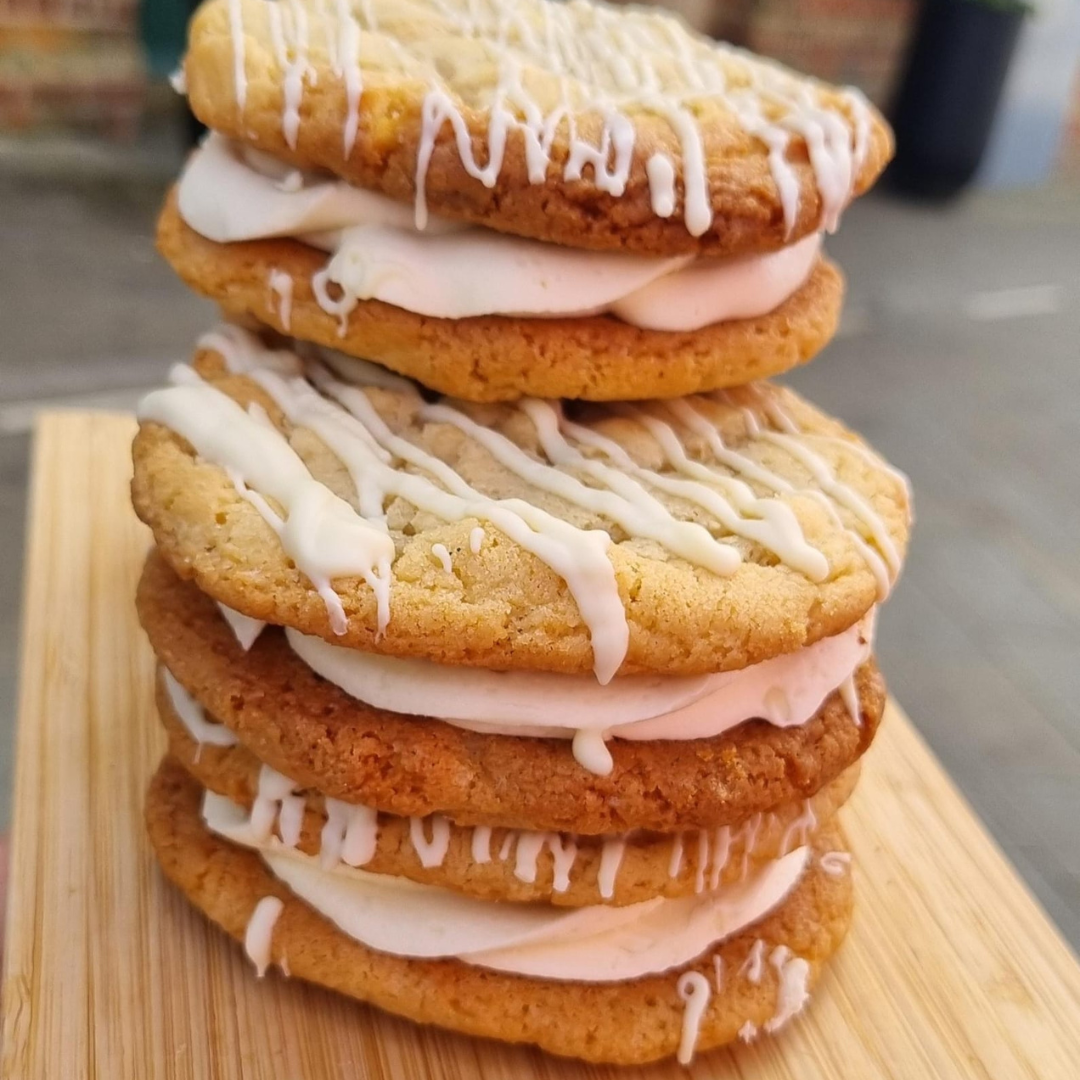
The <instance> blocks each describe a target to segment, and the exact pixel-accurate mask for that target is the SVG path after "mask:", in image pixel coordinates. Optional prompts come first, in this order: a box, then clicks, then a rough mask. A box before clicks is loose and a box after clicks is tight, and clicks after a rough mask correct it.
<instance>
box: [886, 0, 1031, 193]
mask: <svg viewBox="0 0 1080 1080" xmlns="http://www.w3.org/2000/svg"><path fill="white" fill-rule="evenodd" d="M1025 15H1026V12H1025V11H1024V10H1023V9H1022V8H1020V7H1011V6H1009V7H996V6H993V5H991V4H987V3H981V2H979V0H925V3H924V4H923V8H922V12H921V13H920V16H919V22H918V25H917V26H916V29H915V33H914V35H913V38H912V42H911V47H910V50H909V52H908V57H907V65H906V69H905V74H904V77H903V80H902V81H901V83H900V90H899V93H898V94H897V97H896V102H895V104H894V106H893V110H892V118H891V119H892V124H893V128H894V129H895V131H896V157H895V159H894V160H893V163H892V165H891V166H890V167H889V172H888V179H889V181H890V183H891V184H892V185H893V186H894V187H895V188H898V189H900V190H902V191H906V192H909V193H911V194H914V195H925V196H929V197H934V198H947V197H948V196H950V195H955V194H956V193H957V192H959V191H960V190H961V189H962V188H963V187H964V186H965V185H967V184H968V183H969V181H970V180H971V178H972V177H973V176H974V175H975V170H976V169H977V168H978V167H979V163H980V162H981V161H982V158H983V154H984V153H985V151H986V144H987V141H988V140H989V137H990V128H991V125H992V124H993V121H994V115H995V113H996V112H997V107H998V103H999V102H1000V100H1001V91H1002V88H1003V86H1004V84H1005V76H1006V74H1007V73H1008V70H1009V63H1010V61H1011V60H1012V56H1013V51H1014V49H1015V48H1016V41H1017V38H1018V37H1019V35H1020V27H1021V25H1022V23H1023V21H1024V17H1025Z"/></svg>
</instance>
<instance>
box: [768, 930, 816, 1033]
mask: <svg viewBox="0 0 1080 1080" xmlns="http://www.w3.org/2000/svg"><path fill="white" fill-rule="evenodd" d="M769 963H770V964H771V965H772V966H773V967H774V968H775V969H776V975H777V978H778V979H779V986H778V987H777V990H776V1013H775V1014H774V1015H773V1017H772V1019H771V1020H769V1021H767V1022H766V1024H765V1030H766V1031H767V1032H769V1033H770V1034H772V1033H773V1032H774V1031H779V1030H780V1028H782V1027H783V1026H784V1025H785V1024H786V1023H787V1022H788V1021H789V1020H790V1019H791V1018H792V1017H793V1016H797V1015H798V1014H799V1013H800V1012H802V1010H803V1008H804V1007H805V1005H806V1003H807V1002H808V1001H809V1000H810V993H809V991H808V990H807V983H808V982H809V979H810V964H809V963H808V962H807V961H806V960H804V959H803V958H802V957H801V956H794V955H792V952H791V950H790V949H789V948H788V947H787V946H786V945H777V946H776V948H775V949H773V951H772V953H771V954H770V956H769Z"/></svg>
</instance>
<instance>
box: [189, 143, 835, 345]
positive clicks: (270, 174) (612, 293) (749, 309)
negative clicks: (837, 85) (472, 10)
mask: <svg viewBox="0 0 1080 1080" xmlns="http://www.w3.org/2000/svg"><path fill="white" fill-rule="evenodd" d="M271 170H272V166H269V165H268V164H267V162H266V156H265V155H263V154H257V153H253V152H251V151H248V152H246V153H245V152H244V149H243V148H242V147H240V146H237V145H236V144H230V143H229V142H228V141H227V140H225V139H224V138H223V137H222V136H220V135H214V134H211V135H210V136H209V137H208V138H207V140H206V141H205V143H204V144H203V145H202V146H201V147H200V148H199V149H197V150H196V151H195V152H194V154H193V155H192V157H191V159H190V161H189V162H188V165H187V167H186V168H185V170H184V173H183V175H182V177H181V179H180V183H179V186H178V195H179V199H178V205H179V210H180V214H181V216H182V217H183V219H184V221H185V222H186V223H187V225H188V226H190V227H191V228H192V229H194V230H195V231H196V232H197V233H199V234H200V235H201V236H203V237H205V238H206V239H208V240H212V241H214V242H216V243H230V242H235V241H245V240H259V239H266V238H270V237H278V236H284V237H291V238H295V239H299V240H302V241H304V242H305V243H307V244H309V245H311V246H313V247H317V248H320V249H322V250H325V251H327V252H328V253H329V254H330V258H329V261H328V263H327V265H326V267H325V269H324V270H321V271H320V272H319V273H318V274H316V275H315V278H314V280H313V283H312V284H313V291H314V294H315V297H316V299H317V300H318V302H319V303H320V305H321V306H322V307H323V308H324V309H325V310H327V311H328V312H329V313H330V314H332V315H334V316H335V317H337V318H339V319H341V320H345V319H347V317H348V315H349V313H350V311H351V310H352V308H353V307H354V306H355V305H356V303H357V302H359V301H362V300H381V301H384V302H385V303H389V304H393V305H394V306H396V307H400V308H404V309H405V310H407V311H411V312H414V313H416V314H418V315H426V316H432V317H436V318H442V319H463V318H469V317H473V316H480V315H513V316H522V317H530V316H531V317H538V318H543V317H559V316H561V317H573V316H582V315H597V314H604V313H608V314H612V315H614V316H616V317H617V318H620V319H622V320H623V321H624V322H627V323H630V324H631V325H633V326H638V327H641V328H643V329H648V330H669V331H691V330H698V329H700V328H701V327H703V326H707V325H709V324H711V323H714V322H721V321H726V320H730V319H750V318H754V317H757V316H760V315H765V314H767V313H769V312H770V311H773V310H775V309H776V308H777V307H779V306H780V305H781V304H782V303H783V302H784V301H785V300H787V299H788V297H790V296H791V295H792V294H793V293H794V292H795V291H796V290H797V289H798V288H799V287H800V286H801V285H802V284H803V282H804V281H805V280H806V278H807V277H808V276H809V274H810V271H811V270H812V269H813V267H814V264H815V263H816V261H817V258H818V252H819V250H820V247H821V237H820V235H818V234H811V235H809V236H807V237H805V238H803V239H802V240H799V241H797V242H796V243H794V244H792V245H791V246H789V247H785V248H782V249H780V250H779V251H775V252H769V253H764V254H760V255H744V256H737V257H732V258H727V259H717V258H709V259H698V260H694V259H693V256H676V257H674V258H667V259H664V258H650V257H648V256H639V255H623V254H617V253H607V252H595V251H582V250H576V249H573V248H568V247H560V246H557V245H555V244H547V243H543V242H541V241H538V240H527V239H524V238H521V237H516V236H511V235H508V234H505V233H497V232H495V231H493V230H491V229H484V228H478V227H470V226H466V225H460V224H457V223H454V222H449V221H446V220H441V219H440V220H438V221H437V222H436V221H432V222H429V226H428V228H427V229H426V230H425V231H423V232H420V231H418V230H417V229H416V227H415V225H414V223H413V221H412V219H411V216H410V215H409V214H408V212H407V210H406V208H404V207H403V206H402V205H401V204H400V203H396V202H394V201H393V200H392V199H389V198H388V197H387V196H385V195H380V194H378V193H377V192H373V191H367V190H364V189H362V188H355V187H351V186H350V185H348V184H345V183H344V182H343V181H340V180H335V179H328V178H323V177H305V178H302V179H301V182H300V186H295V185H293V186H291V187H290V189H288V190H285V189H283V188H282V186H281V180H280V179H279V178H278V177H279V175H280V168H279V169H277V170H273V171H271ZM289 175H296V176H299V175H300V174H298V173H293V174H289ZM433 226H434V227H433ZM269 284H270V287H271V289H272V290H273V291H274V292H275V293H276V295H277V297H278V301H277V302H278V304H279V307H280V314H281V319H282V323H283V325H286V326H287V324H288V318H287V314H288V305H289V299H290V297H291V290H292V284H291V279H289V278H288V276H287V275H285V277H284V279H282V277H281V275H280V274H278V275H277V276H273V275H272V277H271V281H270V283H269ZM329 284H333V285H335V286H337V288H338V295H336V296H334V297H333V298H331V296H330V294H329V291H328V288H327V286H328V285H329ZM342 325H343V326H344V321H343V323H342Z"/></svg>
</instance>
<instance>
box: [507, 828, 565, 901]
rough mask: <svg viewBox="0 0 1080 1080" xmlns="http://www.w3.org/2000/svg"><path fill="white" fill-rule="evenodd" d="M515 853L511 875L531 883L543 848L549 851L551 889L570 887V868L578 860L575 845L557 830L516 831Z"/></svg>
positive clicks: (537, 869) (563, 890) (557, 889)
mask: <svg viewBox="0 0 1080 1080" xmlns="http://www.w3.org/2000/svg"><path fill="white" fill-rule="evenodd" d="M516 836H517V845H516V848H515V852H514V877H516V878H517V879H518V881H524V882H525V883H526V884H530V885H531V884H532V883H533V882H534V881H536V875H537V873H538V871H539V866H538V862H539V858H540V852H541V851H543V849H544V848H545V847H547V849H548V850H549V851H550V852H551V861H552V888H553V889H554V890H555V891H556V892H560V893H562V892H566V890H567V889H569V888H570V871H571V870H572V869H573V866H574V862H575V860H576V859H577V844H575V843H574V841H573V839H571V838H570V837H568V836H563V835H561V834H559V833H543V832H519V833H517V834H516Z"/></svg>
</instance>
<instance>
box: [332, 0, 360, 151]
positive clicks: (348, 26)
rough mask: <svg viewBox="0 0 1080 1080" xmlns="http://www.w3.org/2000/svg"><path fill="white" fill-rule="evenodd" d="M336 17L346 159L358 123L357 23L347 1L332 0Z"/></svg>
mask: <svg viewBox="0 0 1080 1080" xmlns="http://www.w3.org/2000/svg"><path fill="white" fill-rule="evenodd" d="M335 4H336V7H337V16H338V27H337V30H338V34H337V38H338V48H337V67H338V70H339V73H340V75H341V77H342V79H343V80H344V82H345V102H346V104H345V131H344V135H343V139H342V142H343V147H342V149H343V150H344V153H345V158H346V160H348V157H349V155H350V154H351V153H352V150H353V146H354V145H355V143H356V132H357V129H358V127H359V124H360V95H361V94H362V93H363V90H364V77H363V75H362V73H361V71H360V24H359V23H358V22H357V21H356V19H355V18H354V17H353V13H352V11H351V10H350V6H349V0H335Z"/></svg>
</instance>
